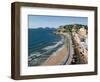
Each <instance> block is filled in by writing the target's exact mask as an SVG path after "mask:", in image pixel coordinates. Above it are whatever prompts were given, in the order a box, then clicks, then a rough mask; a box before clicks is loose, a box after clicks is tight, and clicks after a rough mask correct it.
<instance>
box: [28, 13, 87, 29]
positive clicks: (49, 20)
mask: <svg viewBox="0 0 100 82" xmlns="http://www.w3.org/2000/svg"><path fill="white" fill-rule="evenodd" d="M67 24H82V25H88V18H87V17H71V16H43V15H29V16H28V28H46V27H49V28H58V27H59V26H60V25H67Z"/></svg>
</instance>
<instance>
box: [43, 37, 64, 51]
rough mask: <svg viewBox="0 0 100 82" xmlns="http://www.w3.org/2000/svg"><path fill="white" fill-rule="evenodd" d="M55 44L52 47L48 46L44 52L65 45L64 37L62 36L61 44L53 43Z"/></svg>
mask: <svg viewBox="0 0 100 82" xmlns="http://www.w3.org/2000/svg"><path fill="white" fill-rule="evenodd" d="M53 43H56V44H55V45H51V46H47V47H45V48H43V49H44V50H51V49H54V48H56V47H57V46H59V45H63V43H64V37H63V36H62V39H61V40H60V41H59V42H53Z"/></svg>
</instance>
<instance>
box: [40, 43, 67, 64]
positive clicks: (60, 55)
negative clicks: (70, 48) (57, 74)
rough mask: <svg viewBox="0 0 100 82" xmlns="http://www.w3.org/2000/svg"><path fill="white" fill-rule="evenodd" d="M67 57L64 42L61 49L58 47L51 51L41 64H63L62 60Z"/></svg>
mask: <svg viewBox="0 0 100 82" xmlns="http://www.w3.org/2000/svg"><path fill="white" fill-rule="evenodd" d="M67 58H68V54H67V45H66V44H64V45H63V47H62V48H61V49H58V50H57V51H56V52H55V53H53V54H52V55H51V56H50V57H49V58H48V59H47V60H46V61H45V62H44V63H43V64H42V66H48V65H63V63H64V61H65V60H66V59H67Z"/></svg>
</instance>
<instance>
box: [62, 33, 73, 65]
mask: <svg viewBox="0 0 100 82" xmlns="http://www.w3.org/2000/svg"><path fill="white" fill-rule="evenodd" d="M65 38H66V43H67V56H66V58H65V59H64V63H63V65H69V64H71V61H72V58H73V54H74V50H73V44H72V39H71V35H69V34H66V37H65Z"/></svg>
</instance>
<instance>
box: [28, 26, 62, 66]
mask: <svg viewBox="0 0 100 82" xmlns="http://www.w3.org/2000/svg"><path fill="white" fill-rule="evenodd" d="M55 31H56V29H54V28H37V29H30V28H29V29H28V66H38V65H41V64H42V63H43V62H44V61H45V60H46V59H47V58H48V57H49V56H50V55H51V54H52V53H53V52H55V51H56V50H57V49H58V48H60V47H61V46H62V45H63V41H62V36H61V35H56V34H54V32H55Z"/></svg>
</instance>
